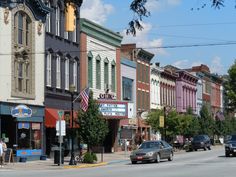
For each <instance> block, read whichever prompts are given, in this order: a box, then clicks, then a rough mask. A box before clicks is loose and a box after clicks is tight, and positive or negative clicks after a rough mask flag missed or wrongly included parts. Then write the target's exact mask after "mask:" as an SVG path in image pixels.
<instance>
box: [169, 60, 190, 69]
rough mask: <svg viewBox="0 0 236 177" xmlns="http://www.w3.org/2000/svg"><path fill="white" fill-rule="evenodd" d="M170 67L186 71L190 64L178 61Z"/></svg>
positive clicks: (187, 61) (185, 61) (186, 61)
mask: <svg viewBox="0 0 236 177" xmlns="http://www.w3.org/2000/svg"><path fill="white" fill-rule="evenodd" d="M172 65H173V66H175V67H177V68H180V69H186V68H189V66H190V62H189V60H178V61H176V62H174V63H173V64H172Z"/></svg>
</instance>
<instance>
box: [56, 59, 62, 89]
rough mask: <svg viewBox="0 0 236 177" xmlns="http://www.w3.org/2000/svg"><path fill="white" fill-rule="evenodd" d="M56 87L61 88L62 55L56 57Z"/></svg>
mask: <svg viewBox="0 0 236 177" xmlns="http://www.w3.org/2000/svg"><path fill="white" fill-rule="evenodd" d="M56 65H57V66H56V87H57V88H61V57H60V55H57V57H56Z"/></svg>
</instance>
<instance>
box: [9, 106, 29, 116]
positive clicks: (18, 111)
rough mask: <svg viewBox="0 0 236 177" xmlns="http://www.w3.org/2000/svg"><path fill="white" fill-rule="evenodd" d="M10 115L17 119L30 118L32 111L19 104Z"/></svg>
mask: <svg viewBox="0 0 236 177" xmlns="http://www.w3.org/2000/svg"><path fill="white" fill-rule="evenodd" d="M11 115H12V117H19V118H24V117H31V116H32V109H30V108H29V107H28V106H26V105H23V104H21V105H18V106H16V107H15V108H13V109H12V110H11Z"/></svg>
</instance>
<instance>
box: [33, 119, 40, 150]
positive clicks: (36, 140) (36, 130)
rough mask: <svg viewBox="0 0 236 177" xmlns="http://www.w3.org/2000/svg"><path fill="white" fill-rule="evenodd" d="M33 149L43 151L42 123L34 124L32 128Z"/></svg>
mask: <svg viewBox="0 0 236 177" xmlns="http://www.w3.org/2000/svg"><path fill="white" fill-rule="evenodd" d="M31 147H32V149H41V129H40V123H32V127H31Z"/></svg>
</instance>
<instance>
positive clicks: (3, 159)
mask: <svg viewBox="0 0 236 177" xmlns="http://www.w3.org/2000/svg"><path fill="white" fill-rule="evenodd" d="M2 150H3V153H2V163H3V165H6V158H5V157H6V153H7V144H6V143H5V139H4V138H3V139H2Z"/></svg>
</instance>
